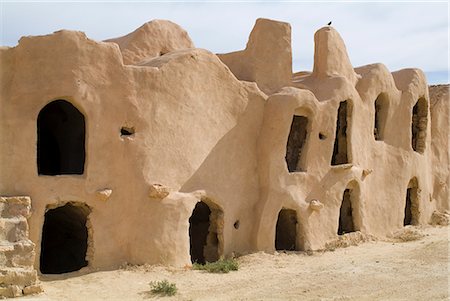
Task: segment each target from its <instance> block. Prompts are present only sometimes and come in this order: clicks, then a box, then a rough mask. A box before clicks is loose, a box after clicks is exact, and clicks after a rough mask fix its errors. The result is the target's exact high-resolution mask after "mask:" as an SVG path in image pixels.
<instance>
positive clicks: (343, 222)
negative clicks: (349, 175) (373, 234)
mask: <svg viewBox="0 0 450 301" xmlns="http://www.w3.org/2000/svg"><path fill="white" fill-rule="evenodd" d="M350 232H355V226H354V222H353V208H352V190H350V189H345V191H344V195H343V197H342V203H341V209H340V211H339V227H338V235H342V234H345V233H350Z"/></svg>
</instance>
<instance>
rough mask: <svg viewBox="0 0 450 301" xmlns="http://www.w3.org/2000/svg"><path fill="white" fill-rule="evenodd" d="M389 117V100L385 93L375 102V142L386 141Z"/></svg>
mask: <svg viewBox="0 0 450 301" xmlns="http://www.w3.org/2000/svg"><path fill="white" fill-rule="evenodd" d="M387 115H388V99H387V96H386V95H385V94H383V93H381V94H380V95H378V97H377V99H376V100H375V122H374V128H373V135H374V137H375V140H384V132H385V126H386V120H387Z"/></svg>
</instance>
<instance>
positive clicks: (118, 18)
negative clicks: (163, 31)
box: [0, 0, 449, 83]
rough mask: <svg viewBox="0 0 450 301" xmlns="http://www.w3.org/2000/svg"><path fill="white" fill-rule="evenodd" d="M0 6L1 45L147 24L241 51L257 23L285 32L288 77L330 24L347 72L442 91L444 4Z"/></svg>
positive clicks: (308, 62)
mask: <svg viewBox="0 0 450 301" xmlns="http://www.w3.org/2000/svg"><path fill="white" fill-rule="evenodd" d="M0 1H2V2H1V24H0V25H1V35H0V39H1V40H0V44H1V45H3V46H15V45H16V44H17V41H18V40H19V39H20V37H21V36H26V35H43V34H49V33H52V32H54V31H56V30H59V29H71V30H80V31H84V32H85V33H86V34H87V35H88V36H89V37H90V38H92V39H95V40H103V39H107V38H113V37H117V36H121V35H124V34H127V33H129V32H131V31H133V30H134V29H136V28H137V27H139V26H141V25H142V24H143V23H145V22H147V21H150V20H152V19H168V20H171V21H173V22H175V23H177V24H179V25H181V26H182V27H183V28H184V29H186V30H187V31H188V33H189V35H190V36H191V38H192V40H193V41H194V43H195V45H196V46H197V47H200V48H205V49H208V50H210V51H212V52H215V53H224V52H231V51H236V50H240V49H243V48H244V47H245V44H246V42H247V39H248V35H249V33H250V31H251V29H252V27H253V25H254V22H255V20H256V19H257V18H259V17H264V18H271V19H276V20H281V21H285V22H289V23H290V24H291V26H292V43H293V44H292V48H293V67H294V71H300V70H311V69H312V64H313V53H314V42H313V37H314V32H315V31H316V30H317V29H319V28H320V27H322V26H324V25H325V24H326V23H328V22H329V21H333V26H334V27H335V28H336V29H337V30H338V31H339V33H340V34H341V35H342V37H343V39H344V41H345V42H346V45H347V50H348V52H349V55H350V59H351V62H352V64H353V65H354V66H355V67H356V66H361V65H366V64H371V63H377V62H382V63H384V64H385V65H386V66H387V67H388V68H389V69H390V70H391V71H395V70H399V69H402V68H410V67H416V68H420V69H422V70H424V71H425V73H426V74H427V78H428V81H429V82H430V83H448V81H449V80H448V70H449V67H448V43H449V19H448V14H449V4H448V2H446V1H441V2H430V1H426V2H425V1H424V2H408V1H401V2H288V1H264V2H263V1H246V2H244V1H233V2H230V1H228V2H224V1H222V2H211V1H195V2H187V1H177V2H142V1H141V2H117V1H116V2H111V1H101V2H89V1H84V2H83V1H81V2H80V1H79V2H6V1H3V0H0Z"/></svg>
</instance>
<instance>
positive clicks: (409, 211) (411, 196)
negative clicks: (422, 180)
mask: <svg viewBox="0 0 450 301" xmlns="http://www.w3.org/2000/svg"><path fill="white" fill-rule="evenodd" d="M418 200H419V199H418V185H417V180H416V178H413V179H411V181H409V184H408V189H407V190H406V204H405V217H404V219H403V226H407V225H416V224H418V219H419V206H418Z"/></svg>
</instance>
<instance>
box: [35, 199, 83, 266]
mask: <svg viewBox="0 0 450 301" xmlns="http://www.w3.org/2000/svg"><path fill="white" fill-rule="evenodd" d="M89 213H90V209H89V207H88V206H86V205H82V204H71V203H67V204H66V205H64V206H61V207H58V208H54V209H50V210H48V211H47V212H46V213H45V220H44V225H43V227H42V240H41V254H40V270H41V273H43V274H62V273H68V272H73V271H77V270H79V269H81V268H82V267H85V266H87V265H88V262H87V260H86V252H87V248H88V230H87V226H86V222H87V217H88V215H89Z"/></svg>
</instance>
